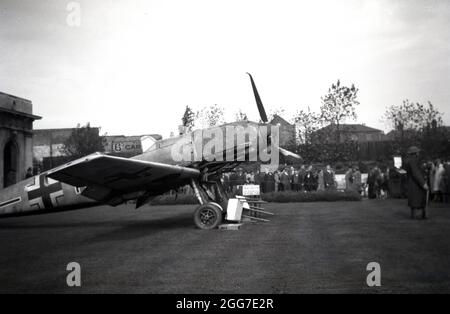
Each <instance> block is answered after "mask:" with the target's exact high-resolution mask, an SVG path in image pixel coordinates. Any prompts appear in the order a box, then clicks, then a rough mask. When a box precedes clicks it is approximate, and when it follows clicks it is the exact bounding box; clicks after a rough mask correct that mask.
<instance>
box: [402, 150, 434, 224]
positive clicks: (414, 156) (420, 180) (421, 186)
mask: <svg viewBox="0 0 450 314" xmlns="http://www.w3.org/2000/svg"><path fill="white" fill-rule="evenodd" d="M419 152H420V149H419V148H418V147H416V146H411V147H410V148H408V151H407V154H408V160H407V162H406V166H405V168H406V169H405V170H406V171H407V173H408V206H409V207H410V208H411V218H414V217H415V216H414V211H415V210H421V211H422V218H423V219H425V218H426V212H425V208H426V205H427V191H428V185H427V184H426V182H425V179H424V177H423V174H422V172H421V170H420V166H419Z"/></svg>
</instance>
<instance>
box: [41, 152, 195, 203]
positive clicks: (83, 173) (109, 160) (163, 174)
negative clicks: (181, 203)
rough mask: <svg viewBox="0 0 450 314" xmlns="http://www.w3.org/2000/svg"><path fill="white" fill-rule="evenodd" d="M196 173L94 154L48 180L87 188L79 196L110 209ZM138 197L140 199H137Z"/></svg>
mask: <svg viewBox="0 0 450 314" xmlns="http://www.w3.org/2000/svg"><path fill="white" fill-rule="evenodd" d="M199 175H200V172H199V170H197V169H192V168H187V167H180V166H173V165H168V164H162V163H155V162H149V161H143V160H137V159H128V158H122V157H115V156H108V155H104V154H101V153H95V154H92V155H89V156H86V157H83V158H80V159H77V160H75V161H73V162H70V163H67V164H65V165H62V166H60V167H57V168H55V169H53V170H50V171H49V172H48V173H47V176H48V177H50V178H52V179H55V180H58V181H61V182H64V183H67V184H70V185H73V186H76V187H86V188H85V189H84V190H83V192H82V195H84V196H87V197H89V198H92V199H94V200H97V201H101V202H105V203H108V204H111V205H116V204H120V203H121V202H123V201H124V200H126V199H127V197H125V195H128V196H129V197H128V199H132V198H134V197H133V193H136V192H142V191H146V192H147V193H150V194H152V195H158V194H161V193H164V192H166V191H168V190H170V189H172V188H176V187H179V186H181V185H184V184H187V183H189V181H190V179H191V178H196V177H198V176H199ZM136 196H139V195H136Z"/></svg>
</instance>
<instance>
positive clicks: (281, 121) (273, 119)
mask: <svg viewBox="0 0 450 314" xmlns="http://www.w3.org/2000/svg"><path fill="white" fill-rule="evenodd" d="M274 122H275V123H282V124H286V125H289V126H294V125H293V124H292V123H289V122H287V121H286V120H285V119H283V118H282V117H280V116H279V115H277V114H274V115H273V118H272V120H271V121H270V123H271V124H273V123H274Z"/></svg>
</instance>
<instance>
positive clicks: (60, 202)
mask: <svg viewBox="0 0 450 314" xmlns="http://www.w3.org/2000/svg"><path fill="white" fill-rule="evenodd" d="M247 74H248V75H249V77H250V81H251V85H252V89H253V93H254V96H255V100H256V104H257V107H258V110H259V113H260V117H261V121H262V122H260V123H256V122H247V121H243V122H237V123H231V124H225V125H222V126H219V127H215V128H209V129H203V130H198V131H197V132H195V131H194V132H191V133H187V134H184V135H181V136H179V137H174V138H168V139H163V140H160V141H157V142H155V143H154V144H153V145H152V146H151V147H145V146H146V145H143V147H145V149H144V152H143V153H142V154H140V155H137V156H134V157H132V158H122V157H116V156H110V155H106V154H103V153H94V154H91V155H88V156H86V157H83V158H80V159H77V160H74V161H72V162H69V163H66V164H64V165H62V166H59V167H56V168H54V169H51V170H49V171H46V172H43V173H41V174H39V175H36V176H34V177H31V178H29V179H26V180H23V181H21V182H19V183H17V184H15V185H13V186H10V187H7V188H5V189H3V190H1V191H0V216H11V215H24V214H35V213H50V212H55V211H60V210H68V209H77V208H83V207H89V206H95V205H99V204H107V205H111V206H117V205H119V204H122V203H124V202H127V201H135V203H136V208H139V207H141V206H142V205H144V204H147V203H149V202H150V201H151V199H152V198H154V197H155V196H158V195H161V194H163V193H166V192H168V191H170V190H173V189H177V188H179V187H181V186H184V185H190V186H191V187H192V189H193V191H194V192H195V196H196V198H197V199H198V202H199V204H200V205H199V207H198V208H197V209H196V210H195V213H194V222H195V225H196V226H197V227H198V228H200V229H213V228H216V227H217V226H218V225H219V224H220V223H221V222H222V220H223V219H224V217H225V215H226V209H227V202H228V199H229V197H228V195H227V193H226V192H225V190H224V188H223V186H222V183H221V181H220V175H219V174H220V173H221V172H223V171H230V170H232V169H234V168H235V167H236V166H238V165H239V164H241V163H242V162H245V161H246V160H248V159H246V158H248V157H249V156H250V155H251V154H256V155H257V156H259V154H260V151H259V150H258V147H260V146H261V145H260V144H261V143H262V142H264V141H261V140H265V143H268V144H270V143H271V142H273V134H272V133H271V132H270V131H269V132H267V133H264V132H262V131H261V130H262V128H261V127H263V126H268V125H269V124H268V119H267V115H266V112H265V109H264V106H263V104H262V102H261V99H260V96H259V94H258V91H257V89H256V85H255V82H254V80H253V78H252V76H251V75H250V74H249V73H247ZM230 127H231V129H232V128H233V127H241V128H244V129H249V128H250V129H251V128H254V129H257V132H256V135H257V136H256V137H252V138H250V137H249V138H245V139H244V141H243V142H242V143H239V141H235V140H234V139H235V137H234V135H233V142H232V145H231V146H230V145H228V146H227V145H225V144H223V143H224V141H225V139H222V142H220V141H219V143H221V145H219V146H216V147H215V148H214V149H212V150H211V152H210V153H209V154H205V153H202V154H199V151H198V147H203V146H204V145H208V144H207V143H205V140H206V138H202V137H201V136H200V139H198V138H199V136H196V134H197V135H198V134H205V133H214V134H221V136H224V137H225V136H226V134H227V132H228V133H229V132H230ZM180 143H181V144H180ZM143 144H145V143H143ZM198 144H200V145H198ZM222 144H223V145H222ZM217 147H219V148H217ZM174 148H176V149H174ZM275 148H276V149H278V150H279V153H280V154H282V155H284V156H293V157H295V158H300V156H298V155H296V154H294V153H291V152H289V151H287V150H285V149H283V148H281V147H275ZM174 152H175V155H176V154H177V153H179V152H181V153H180V154H181V155H182V156H184V157H186V156H187V157H188V158H181V159H180V158H178V159H177V158H174ZM266 153H267V151H266ZM180 154H178V155H180ZM277 154H278V152H277ZM190 156H191V157H192V158H189V157H190ZM230 156H231V158H230ZM178 157H180V156H178ZM218 157H223V158H218ZM225 157H228V158H225Z"/></svg>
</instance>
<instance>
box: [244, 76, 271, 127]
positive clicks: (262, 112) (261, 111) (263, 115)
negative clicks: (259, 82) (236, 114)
mask: <svg viewBox="0 0 450 314" xmlns="http://www.w3.org/2000/svg"><path fill="white" fill-rule="evenodd" d="M247 74H248V76H250V81H251V82H252V89H253V94H254V95H255V100H256V105H257V106H258V111H259V116H260V117H261V121H262V122H264V123H267V122H269V120H268V119H267V115H266V111H265V110H264V106H263V103H262V101H261V98H260V97H259V94H258V90H257V89H256V85H255V82H254V81H253V77H252V75H251V74H250V73H248V72H247Z"/></svg>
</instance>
